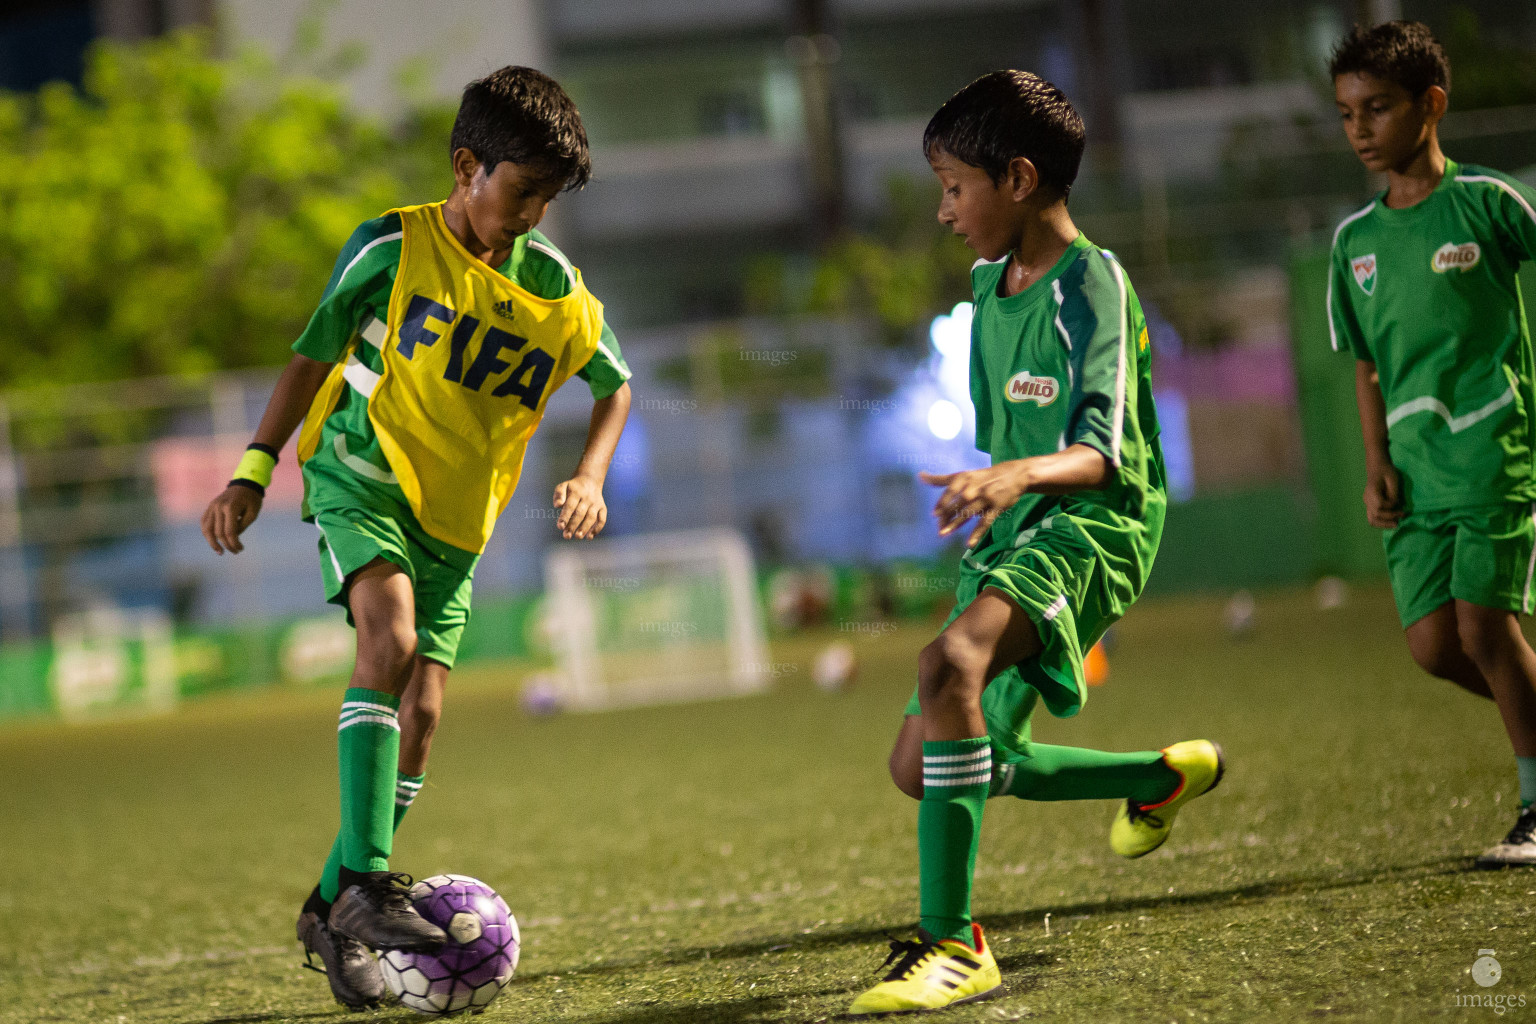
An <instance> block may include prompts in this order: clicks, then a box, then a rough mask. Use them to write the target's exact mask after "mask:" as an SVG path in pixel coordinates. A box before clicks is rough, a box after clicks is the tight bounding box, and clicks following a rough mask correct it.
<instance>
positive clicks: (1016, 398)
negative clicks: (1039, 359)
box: [1003, 370, 1061, 408]
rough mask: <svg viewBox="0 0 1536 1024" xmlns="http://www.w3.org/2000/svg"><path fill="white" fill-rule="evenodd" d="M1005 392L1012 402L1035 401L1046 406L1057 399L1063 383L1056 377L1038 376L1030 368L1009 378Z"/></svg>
mask: <svg viewBox="0 0 1536 1024" xmlns="http://www.w3.org/2000/svg"><path fill="white" fill-rule="evenodd" d="M1003 394H1004V396H1005V397H1006V398H1007V399H1008V401H1010V402H1034V403H1035V404H1036V405H1038V406H1040V407H1041V408H1044V407H1045V406H1047V405H1050V404H1051V403H1052V402H1054V401H1056V396H1057V395H1059V394H1061V385H1060V384H1059V383H1058V382H1057V380H1056V378H1055V377H1036V376H1034V375H1032V374H1031V373H1030V372H1029V371H1028V370H1020V371H1019V372H1018V373H1016V374H1014V375H1013V376H1012V377H1009V378H1008V386H1007V387H1006V388H1004V389H1003Z"/></svg>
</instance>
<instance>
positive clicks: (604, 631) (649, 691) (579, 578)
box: [544, 530, 770, 710]
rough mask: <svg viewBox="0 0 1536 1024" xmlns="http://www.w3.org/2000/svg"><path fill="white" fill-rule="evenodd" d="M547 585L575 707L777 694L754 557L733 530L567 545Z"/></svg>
mask: <svg viewBox="0 0 1536 1024" xmlns="http://www.w3.org/2000/svg"><path fill="white" fill-rule="evenodd" d="M544 576H545V584H546V593H547V614H548V616H549V630H550V639H551V646H552V649H553V652H554V656H555V665H556V680H555V682H554V685H555V686H556V688H557V689H558V691H559V699H560V703H561V705H562V706H564V707H566V708H569V709H573V710H599V709H603V708H613V707H623V706H633V705H640V704H662V703H674V702H679V701H690V700H707V699H711V698H716V697H732V696H739V695H742V694H748V693H754V692H757V691H758V690H761V689H763V688H764V687H765V686H766V685H767V684H768V680H769V678H770V672H769V665H768V657H767V650H768V645H767V640H766V637H765V635H764V630H763V616H762V610H761V607H760V605H759V602H758V599H757V583H756V573H755V570H754V568H753V564H752V553H751V550H750V549H749V548H748V547H747V542H746V540H745V539H744V538H743V537H742V536H741V534H740V533H737V532H736V531H734V530H687V531H679V532H674V533H657V534H648V535H641V536H633V537H619V538H614V539H612V540H601V541H593V542H590V543H581V544H562V545H559V546H558V547H555V548H553V549H552V550H551V551H550V553H549V554H548V556H547V557H546V558H545V562H544Z"/></svg>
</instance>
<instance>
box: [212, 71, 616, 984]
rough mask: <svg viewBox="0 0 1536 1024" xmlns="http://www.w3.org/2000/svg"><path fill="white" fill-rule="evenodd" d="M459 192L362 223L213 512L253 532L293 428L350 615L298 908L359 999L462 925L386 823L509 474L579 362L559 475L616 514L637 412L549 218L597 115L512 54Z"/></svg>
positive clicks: (475, 117) (571, 532) (580, 516)
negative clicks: (401, 861) (305, 887)
mask: <svg viewBox="0 0 1536 1024" xmlns="http://www.w3.org/2000/svg"><path fill="white" fill-rule="evenodd" d="M451 151H452V162H453V172H454V187H453V191H452V192H451V193H450V195H449V196H448V199H447V200H446V201H445V202H440V203H431V204H427V205H423V206H408V207H403V208H400V209H397V210H391V211H389V212H388V213H386V214H384V215H383V216H382V217H378V218H376V219H374V220H371V221H368V222H366V223H365V224H363V225H362V226H361V227H359V228H358V229H357V231H356V232H354V233H353V235H352V238H351V240H350V241H349V242H348V243H347V246H346V248H344V249H343V250H342V253H341V256H340V257H339V258H338V259H337V261H336V269H335V272H334V273H333V274H332V276H331V280H330V283H329V284H328V285H327V286H326V290H325V296H324V298H322V300H321V303H320V306H319V308H318V309H317V310H316V311H315V314H314V316H313V317H312V318H311V320H310V323H309V326H308V327H307V328H306V329H305V331H304V334H303V335H302V336H301V337H300V338H299V340H298V341H297V342H296V343H295V344H294V346H293V348H294V352H295V355H294V357H293V359H292V360H291V361H290V362H289V364H288V366H287V368H286V369H285V370H284V371H283V374H282V376H281V378H280V379H279V380H278V383H277V387H276V389H275V390H274V391H273V394H272V398H271V400H270V401H269V402H268V404H267V409H266V413H265V414H264V415H263V417H262V420H261V425H260V427H258V428H257V431H256V438H255V443H253V444H252V445H251V447H250V449H249V450H248V451H247V453H246V456H245V458H244V460H242V462H241V463H240V467H239V469H238V470H237V471H236V473H235V478H234V479H233V480H231V481H230V485H229V487H228V488H226V489H225V491H224V493H222V494H221V495H219V497H218V498H216V499H214V501H213V502H212V503H211V504H210V505H209V506H208V510H207V512H205V513H204V515H203V534H204V536H205V537H206V538H207V540H208V543H209V544H210V545H211V546H212V547H213V549H214V551H216V552H219V553H221V554H222V553H223V552H224V551H226V550H227V551H230V552H239V551H241V550H243V545H242V544H241V542H240V539H239V538H240V534H241V533H242V532H244V530H245V529H246V528H248V527H249V526H250V525H251V523H252V522H254V521H255V519H256V516H257V515H258V514H259V513H260V511H261V501H262V495H263V493H264V488H265V486H266V484H267V483H268V482H269V481H270V479H271V472H272V466H273V465H274V464H275V463H276V460H277V453H278V452H279V451H281V450H282V448H283V446H284V444H286V443H287V441H288V438H289V437H290V436H291V435H292V434H293V431H294V430H295V429H296V428H298V427H299V423H300V420H301V419H302V420H303V429H302V430H301V432H300V434H299V444H298V450H299V459H300V460H301V462H302V463H303V472H304V508H303V516H304V518H305V519H306V520H307V521H310V522H313V523H314V524H315V525H316V527H318V529H319V533H320V536H319V547H320V567H321V573H322V576H323V577H324V581H325V592H326V597H327V599H328V600H330V601H331V602H333V603H335V604H338V605H341V606H342V607H343V608H345V609H346V611H347V619H348V621H349V622H350V623H352V625H354V626H355V627H356V629H357V664H356V667H355V668H354V669H353V673H352V679H351V681H350V683H349V686H348V689H347V691H346V694H345V696H344V697H343V700H342V708H341V718H340V724H339V730H338V733H337V745H338V748H339V755H340V757H339V760H340V775H341V829H340V832H339V834H338V835H337V837H336V841H335V843H334V844H333V846H332V849H331V855H330V857H329V858H328V860H327V861H326V865H325V868H324V870H323V871H322V873H321V877H320V883H319V885H317V886H316V887H315V890H314V892H313V893H311V895H310V897H309V899H308V901H306V903H305V904H304V907H303V910H302V911H301V912H300V916H299V922H298V935H299V940H300V942H302V943H303V944H304V948H305V951H306V953H313V954H316V955H318V956H319V957H320V959H321V962H322V963H323V965H324V968H325V973H326V975H327V977H328V979H329V981H330V984H331V991H332V993H333V994H334V995H335V996H336V999H337V1000H338V1001H339V1002H341V1003H342V1004H343V1005H346V1006H349V1007H352V1008H354V1009H356V1008H362V1007H366V1006H372V1005H377V1004H378V1003H379V1002H380V1000H381V999H382V998H383V995H384V985H383V979H382V978H381V977H380V975H379V969H378V965H377V963H376V961H375V960H374V958H373V957H372V956H370V955H369V953H368V949H369V948H373V949H405V950H430V949H434V948H436V947H438V946H440V945H441V944H442V943H443V942H444V940H445V938H446V936H445V935H444V933H443V932H442V930H441V929H439V928H438V927H437V926H435V925H433V924H431V923H430V922H428V921H426V920H424V919H422V918H421V917H420V916H419V915H417V914H416V913H415V911H414V910H413V909H412V908H411V904H410V901H409V899H408V898H407V896H406V892H405V887H404V876H401V875H395V874H391V873H390V872H389V856H390V852H391V847H392V843H393V834H394V830H395V829H396V828H397V827H398V826H399V824H400V820H401V818H402V817H403V816H404V814H405V812H406V810H407V809H408V808H409V807H410V805H411V801H412V800H413V799H414V798H415V795H416V793H417V792H418V791H419V790H420V788H421V783H422V779H423V777H424V775H425V772H426V763H427V754H428V750H429V747H430V744H431V740H432V733H433V731H434V729H435V728H436V726H437V721H438V718H439V715H440V714H441V709H442V698H443V690H444V687H445V685H446V683H447V678H448V670H449V669H450V668H452V667H453V662H454V656H455V654H456V652H457V649H458V643H459V637H460V635H461V634H462V633H463V630H464V625H465V623H466V622H468V620H469V595H470V581H471V578H472V577H473V575H474V569H475V563H476V562H477V561H478V560H479V557H480V553H481V552H482V551H483V550H484V549H485V545H486V542H487V541H488V540H489V539H490V535H491V530H492V528H493V527H494V525H495V523H496V519H497V517H498V516H499V515H500V514H501V512H502V510H503V509H505V508H506V505H507V502H508V501H509V500H510V499H511V497H512V492H513V490H514V489H515V488H516V487H517V480H518V476H519V474H520V472H521V470H522V464H523V455H524V453H525V451H526V450H527V444H528V439H529V438H530V437H531V436H532V435H533V432H534V430H536V429H537V428H538V425H539V421H540V419H541V418H542V417H543V414H544V409H545V404H546V403H547V401H548V399H549V396H550V395H551V394H553V393H554V391H555V390H556V389H557V388H559V387H560V385H562V384H564V383H565V382H566V381H567V380H569V379H570V378H571V377H572V376H580V377H581V378H582V379H584V380H585V381H586V382H587V384H588V386H589V387H590V388H591V390H592V396H593V399H594V402H595V404H594V408H593V412H592V421H591V429H590V431H589V433H588V436H587V445H586V449H585V451H584V452H583V454H582V458H581V462H580V464H579V465H578V466H577V468H576V472H575V474H574V475H573V476H572V477H571V478H570V479H569V480H566V481H565V482H564V483H561V484H560V485H559V486H558V487H556V488H555V493H554V505H555V507H556V508H557V509H558V510H559V512H558V515H557V519H556V525H557V527H558V528H559V530H560V532H561V535H562V536H564V537H565V538H567V539H585V538H590V537H595V536H597V534H599V533H600V532H602V529H603V526H604V525H605V524H606V522H607V515H608V513H607V508H606V506H605V505H604V503H603V493H602V485H603V481H604V478H605V476H606V473H607V468H608V465H609V462H610V461H611V460H612V457H613V452H614V448H615V447H616V446H617V444H618V441H619V436H620V434H621V433H622V432H623V429H624V422H625V419H626V417H627V416H628V412H629V385H628V384H627V383H625V382H626V380H627V379H628V377H629V370H628V369H627V368H626V367H625V365H624V361H623V358H622V356H621V355H620V353H619V347H618V344H617V342H616V341H615V340H614V337H613V334H612V333H611V332H610V331H609V330H608V328H607V326H606V324H605V323H604V322H603V307H602V303H600V302H598V301H597V299H596V298H594V297H593V296H592V293H591V292H589V291H587V288H586V286H585V285H584V284H583V283H582V280H581V274H580V273H579V272H578V271H577V270H575V269H574V268H573V267H572V266H571V264H570V263H569V261H567V260H566V258H565V257H564V256H563V255H562V254H561V253H560V252H559V250H557V249H556V248H555V247H554V246H553V245H551V244H550V242H549V241H548V239H546V238H544V236H542V235H541V234H539V233H538V232H537V231H536V230H534V229H535V227H536V226H537V225H538V223H539V222H540V221H541V220H542V219H543V217H544V214H545V211H546V210H547V209H548V207H549V203H550V202H551V201H552V200H553V199H554V198H555V196H556V195H558V194H559V193H560V192H562V191H565V190H567V189H574V188H580V187H581V186H582V185H584V184H585V183H586V182H587V179H588V178H589V177H590V175H591V160H590V157H589V155H588V151H587V139H586V132H585V131H584V129H583V128H582V124H581V118H580V116H579V115H578V114H577V111H576V108H575V106H574V105H573V104H572V103H571V100H570V98H569V97H568V96H567V95H566V94H565V92H564V90H562V89H561V88H560V86H559V85H558V84H557V83H556V82H555V81H554V80H553V79H550V78H548V77H547V76H545V75H542V74H540V73H539V72H537V71H533V70H531V69H528V68H519V67H507V68H503V69H501V70H500V71H497V72H495V73H494V74H492V75H489V76H487V77H486V78H484V79H481V80H479V81H477V82H472V83H470V85H469V86H468V87H467V88H466V89H465V91H464V98H463V102H462V104H461V106H460V108H459V113H458V117H457V119H456V120H455V122H454V127H453V136H452V142H451Z"/></svg>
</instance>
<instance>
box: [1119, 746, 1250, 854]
mask: <svg viewBox="0 0 1536 1024" xmlns="http://www.w3.org/2000/svg"><path fill="white" fill-rule="evenodd" d="M1163 763H1164V764H1166V765H1167V766H1168V767H1169V768H1172V769H1173V770H1174V771H1176V772H1178V773H1179V778H1180V779H1181V780H1182V781H1180V783H1179V788H1178V789H1176V790H1174V791H1173V795H1172V796H1170V797H1168V798H1167V799H1166V800H1163V801H1162V802H1161V803H1155V804H1139V803H1137V802H1136V801H1135V800H1127V801H1126V802H1125V803H1123V804H1121V805H1120V809H1119V810H1118V811H1116V812H1115V823H1114V824H1113V825H1111V826H1110V827H1109V845H1110V846H1111V847H1112V848H1113V849H1114V851H1115V852H1116V853H1118V854H1119V855H1120V856H1122V857H1145V856H1146V855H1147V854H1149V853H1151V852H1152V851H1153V850H1155V849H1157V848H1158V847H1159V846H1162V845H1163V843H1164V841H1165V840H1167V838H1168V833H1170V832H1172V831H1173V819H1174V818H1175V817H1176V816H1177V815H1178V813H1179V808H1180V807H1182V806H1184V805H1185V804H1186V803H1188V802H1189V801H1191V800H1193V799H1194V798H1195V797H1197V796H1204V795H1205V794H1206V793H1209V792H1210V791H1211V790H1213V789H1215V788H1216V783H1218V782H1220V781H1221V776H1222V773H1223V772H1225V771H1226V767H1227V766H1226V761H1225V760H1224V759H1223V758H1222V753H1221V747H1219V746H1218V745H1216V744H1215V743H1212V742H1211V741H1210V740H1185V741H1184V742H1183V743H1175V744H1174V745H1173V746H1171V747H1164V748H1163Z"/></svg>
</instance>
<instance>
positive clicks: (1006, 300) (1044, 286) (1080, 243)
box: [992, 231, 1093, 316]
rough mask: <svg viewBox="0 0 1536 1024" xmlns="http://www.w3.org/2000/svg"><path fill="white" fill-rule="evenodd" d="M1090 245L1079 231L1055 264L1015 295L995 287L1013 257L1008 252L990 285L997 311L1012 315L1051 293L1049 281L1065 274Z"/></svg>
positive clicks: (999, 284)
mask: <svg viewBox="0 0 1536 1024" xmlns="http://www.w3.org/2000/svg"><path fill="white" fill-rule="evenodd" d="M1092 245H1093V243H1092V242H1090V241H1088V236H1087V235H1085V234H1083V233H1082V232H1081V231H1079V232H1078V233H1077V237H1076V238H1074V239H1072V244H1070V245H1068V246H1067V251H1066V252H1064V253H1062V254H1061V259H1059V260H1057V261H1056V265H1055V266H1054V267H1052V268H1051V269H1050V270H1047V271H1046V272H1045V273H1044V274H1043V275H1042V276H1041V277H1040V279H1039V280H1038V281H1031V282H1030V284H1029V287H1028V288H1025V289H1024V290H1023V291H1021V292H1019V293H1018V294H1017V295H1000V294H998V291H997V289H998V288H999V287H1000V286H1001V285H1002V283H1003V278H1005V277H1007V276H1008V263H1009V262H1011V261H1012V259H1013V256H1012V255H1011V254H1010V255H1009V257H1008V260H1006V261H1004V263H1003V264H1002V267H1003V272H1002V273H1001V274H999V275H997V283H996V284H994V285H993V286H992V299H993V301H994V302H995V303H996V304H997V311H998V312H1000V313H1002V314H1003V315H1004V316H1014V315H1017V314H1019V313H1022V312H1024V311H1025V310H1026V309H1029V308H1030V307H1031V306H1033V305H1034V304H1035V303H1037V302H1039V301H1040V299H1041V296H1044V295H1050V294H1052V293H1051V282H1053V281H1055V280H1056V279H1057V278H1058V277H1060V276H1061V275H1062V274H1065V273H1066V272H1067V268H1068V267H1070V266H1071V265H1072V264H1073V263H1075V262H1077V259H1078V257H1080V256H1081V255H1082V254H1083V251H1084V250H1086V249H1088V248H1089V247H1090V246H1092Z"/></svg>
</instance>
